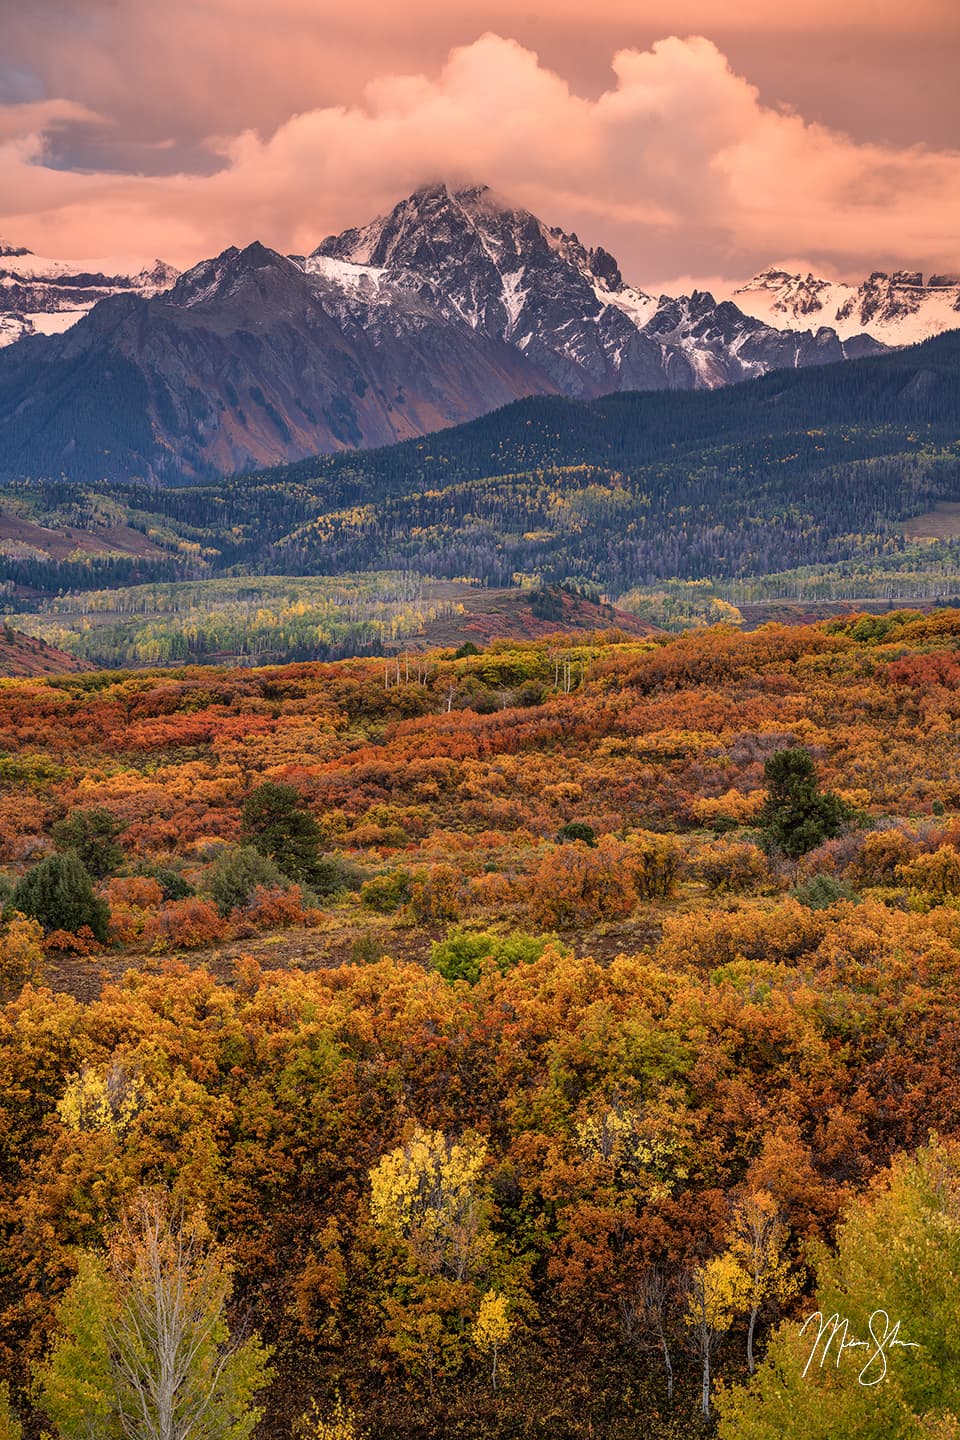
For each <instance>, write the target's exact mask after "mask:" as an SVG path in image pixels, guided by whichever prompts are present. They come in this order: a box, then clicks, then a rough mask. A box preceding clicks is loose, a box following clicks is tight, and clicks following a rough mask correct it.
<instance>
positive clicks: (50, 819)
mask: <svg viewBox="0 0 960 1440" xmlns="http://www.w3.org/2000/svg"><path fill="white" fill-rule="evenodd" d="M958 642H960V612H957V611H950V610H944V611H942V612H938V613H936V614H932V615H927V616H924V615H920V614H918V613H917V612H915V611H909V610H907V611H892V612H890V613H888V614H883V615H871V616H861V617H853V618H845V619H843V620H836V621H831V622H827V623H824V624H820V625H817V626H813V627H793V628H786V627H781V626H768V627H765V628H763V629H760V630H758V631H756V632H754V633H751V634H742V633H738V632H737V631H736V630H734V629H732V628H730V627H720V628H716V629H711V630H707V631H704V632H701V633H698V634H690V635H684V636H680V637H676V638H672V639H669V640H668V639H666V638H665V637H657V638H653V639H648V640H638V639H636V638H634V637H626V636H624V635H622V634H619V635H618V634H617V633H615V632H612V633H607V634H602V633H597V634H595V635H592V636H579V637H573V636H562V635H558V636H555V637H552V638H550V639H547V640H542V641H538V642H535V643H533V642H531V643H526V644H513V643H511V642H509V641H501V642H498V643H497V644H495V645H493V646H491V647H490V648H488V649H487V650H483V651H480V652H479V653H476V652H474V647H465V651H464V653H461V654H456V653H454V652H453V651H452V650H447V651H436V652H433V653H430V654H427V655H420V656H409V657H407V656H403V655H400V656H397V657H394V658H391V659H390V660H389V661H386V662H385V661H383V660H359V659H357V660H349V661H344V662H340V663H337V664H319V663H316V662H314V663H308V664H299V665H293V666H270V667H266V668H255V669H243V670H237V669H229V668H225V667H206V668H204V667H191V668H181V669H178V670H169V669H168V670H152V671H139V672H130V671H126V672H125V671H116V672H98V673H84V674H76V675H65V676H58V677H37V678H30V679H22V680H15V681H5V682H4V684H3V685H2V687H0V864H2V866H3V877H2V888H3V891H4V896H5V905H4V911H3V921H2V925H0V983H2V985H3V1000H4V1004H3V1007H2V1009H0V1047H2V1052H3V1065H2V1066H0V1372H2V1375H0V1378H2V1379H4V1380H6V1381H7V1382H9V1387H10V1388H9V1392H4V1391H3V1390H2V1388H0V1427H6V1428H5V1429H4V1428H0V1433H2V1434H4V1436H5V1440H6V1437H15V1436H16V1435H17V1434H18V1428H17V1427H19V1426H22V1427H24V1433H25V1435H26V1436H27V1437H28V1440H32V1437H34V1436H39V1434H40V1433H41V1431H43V1430H46V1431H48V1432H49V1431H50V1430H51V1426H52V1427H53V1429H54V1430H55V1431H56V1433H57V1435H58V1436H61V1437H63V1440H71V1437H73V1436H74V1435H77V1436H79V1435H81V1434H89V1433H94V1434H96V1435H97V1437H98V1440H100V1436H101V1435H104V1436H107V1435H113V1434H114V1433H115V1431H114V1427H115V1426H117V1425H119V1423H120V1422H119V1419H118V1418H117V1417H118V1416H119V1415H120V1413H121V1410H122V1404H123V1403H125V1402H124V1401H123V1394H124V1393H125V1392H123V1384H124V1383H126V1382H124V1381H123V1375H122V1373H121V1371H120V1370H118V1369H117V1365H118V1364H119V1361H118V1360H117V1355H118V1354H121V1351H122V1347H123V1345H129V1343H131V1342H130V1341H129V1336H127V1338H126V1339H125V1338H124V1337H125V1333H126V1332H124V1331H123V1328H122V1326H123V1323H125V1322H123V1321H122V1316H123V1315H125V1314H126V1315H129V1314H131V1313H133V1312H132V1311H130V1309H129V1306H130V1305H131V1304H133V1303H134V1301H135V1300H136V1301H137V1303H144V1294H145V1292H144V1291H143V1290H142V1289H140V1290H138V1289H137V1285H138V1283H139V1282H138V1280H137V1276H138V1275H139V1274H141V1272H142V1271H143V1266H144V1265H146V1264H147V1262H148V1261H149V1260H150V1257H151V1256H154V1257H157V1256H159V1260H157V1263H158V1264H159V1266H160V1271H159V1272H158V1273H162V1274H164V1273H168V1271H167V1270H165V1269H164V1267H168V1268H169V1267H170V1266H174V1265H175V1264H180V1265H186V1266H187V1267H188V1269H189V1272H190V1277H192V1280H191V1283H192V1284H194V1286H195V1287H198V1288H197V1289H196V1293H197V1294H198V1295H200V1296H201V1299H202V1306H201V1311H200V1312H198V1313H201V1315H205V1314H207V1313H208V1312H209V1313H214V1312H215V1313H216V1315H217V1316H220V1315H221V1312H222V1317H223V1318H222V1319H218V1321H217V1324H218V1325H219V1328H218V1329H216V1330H215V1331H212V1332H211V1334H213V1335H214V1340H212V1341H209V1343H208V1346H207V1350H206V1351H204V1352H203V1353H204V1354H207V1353H208V1351H209V1347H210V1345H213V1346H214V1350H215V1349H216V1346H218V1345H223V1344H225V1343H226V1341H225V1338H224V1337H225V1335H226V1333H227V1332H226V1329H225V1328H224V1327H225V1326H226V1325H227V1324H229V1328H230V1331H231V1332H232V1333H234V1334H235V1335H236V1336H238V1337H241V1338H242V1339H243V1344H244V1346H245V1347H246V1348H244V1349H243V1350H242V1352H239V1351H238V1352H237V1355H238V1357H240V1358H238V1359H237V1360H236V1362H235V1365H236V1366H240V1364H241V1359H242V1361H243V1366H244V1367H245V1368H244V1369H243V1373H242V1375H240V1372H239V1371H238V1372H237V1373H238V1376H239V1378H238V1379H237V1382H236V1387H235V1389H234V1390H233V1391H232V1392H231V1394H230V1395H224V1396H221V1400H220V1401H219V1402H218V1403H221V1404H222V1406H224V1407H226V1410H225V1413H226V1412H227V1411H230V1408H231V1406H232V1407H233V1411H232V1413H233V1415H234V1420H233V1422H231V1423H235V1425H237V1426H239V1427H240V1429H238V1430H235V1431H232V1432H231V1431H229V1430H226V1431H223V1432H219V1431H218V1432H217V1433H236V1434H253V1433H256V1434H257V1435H258V1436H260V1437H262V1440H274V1437H276V1440H281V1437H283V1440H287V1437H292V1436H296V1435H307V1436H314V1437H317V1440H332V1437H336V1440H357V1437H359V1436H361V1435H363V1434H367V1435H371V1436H372V1435H376V1436H382V1437H385V1440H414V1437H417V1440H419V1437H431V1436H435V1437H437V1440H439V1437H441V1436H443V1437H448V1436H461V1437H480V1436H483V1437H491V1436H492V1437H497V1436H503V1437H507V1436H516V1435H518V1434H522V1435H529V1436H543V1437H547V1436H550V1437H556V1436H558V1435H571V1436H573V1435H584V1434H589V1433H594V1434H598V1435H604V1436H606V1437H609V1440H634V1437H637V1436H641V1435H642V1436H644V1437H653V1440H666V1437H689V1436H695V1435H698V1434H701V1433H703V1434H704V1435H706V1434H708V1433H710V1426H711V1425H714V1424H715V1423H716V1416H717V1415H719V1425H720V1434H721V1435H722V1436H723V1437H724V1440H733V1437H734V1436H738V1437H739V1436H742V1435H748V1436H751V1437H755V1440H774V1437H780V1436H792V1435H796V1436H797V1437H799V1436H801V1435H806V1436H809V1435H813V1436H814V1437H815V1440H821V1437H822V1440H835V1437H836V1436H837V1435H838V1434H844V1435H851V1436H863V1437H864V1440H866V1437H875V1436H876V1437H882V1436H885V1435H888V1434H893V1433H896V1434H898V1435H903V1436H909V1437H914V1436H915V1437H917V1440H919V1437H920V1436H924V1435H925V1436H929V1435H931V1434H935V1435H943V1436H947V1435H949V1434H950V1433H951V1431H950V1428H949V1427H950V1424H951V1423H952V1421H951V1414H952V1413H955V1409H956V1400H957V1397H956V1375H955V1366H953V1369H951V1365H952V1361H951V1357H952V1356H953V1355H955V1353H956V1345H957V1343H958V1332H957V1327H956V1308H955V1300H952V1299H951V1295H952V1294H955V1289H954V1290H951V1285H952V1281H951V1276H952V1275H954V1274H955V1268H954V1257H955V1255H956V1253H957V1248H958V1225H957V1218H956V1216H957V1206H956V1196H957V1194H958V1189H960V1181H958V1176H960V1160H958V1153H957V1149H956V1146H957V1142H958V1141H960V1134H958V1128H957V1113H958V1112H957V1085H958V1074H957V1063H958V1061H957V1057H958V1054H960V1049H958V1046H957V1033H956V1032H957V1020H956V1015H957V1007H958V1004H960V921H958V914H960V910H958V907H960V741H958V728H957V716H958V714H960V698H958V697H960V661H958ZM931 1130H934V1131H936V1132H937V1133H938V1136H939V1139H938V1140H936V1141H935V1142H934V1143H933V1144H932V1145H931V1144H930V1143H928V1142H929V1134H930V1131H931ZM891 1166H892V1167H893V1168H892V1169H891V1168H890V1167H891ZM168 1223H170V1224H173V1225H179V1226H182V1227H183V1228H182V1229H181V1230H180V1232H179V1234H180V1239H179V1240H176V1241H170V1240H169V1239H168V1238H167V1237H166V1231H165V1229H164V1227H165V1226H166V1225H167V1224H168ZM118 1227H119V1228H118ZM151 1227H152V1228H151ZM151 1237H152V1239H151ZM184 1237H185V1238H184ZM894 1242H896V1243H894ZM151 1247H152V1248H151ZM836 1247H839V1248H838V1249H837V1248H836ZM177 1256H179V1257H180V1258H179V1260H178V1259H177ZM184 1257H186V1258H184ZM204 1257H206V1258H204ZM137 1267H140V1269H138V1268H137ZM190 1267H192V1268H190ZM170 1273H172V1272H170ZM191 1293H193V1292H191ZM837 1294H841V1295H842V1299H843V1304H844V1305H846V1306H848V1307H850V1312H851V1323H852V1324H853V1325H854V1327H855V1328H856V1329H857V1331H858V1332H864V1331H865V1330H866V1325H867V1317H868V1315H869V1313H870V1309H871V1307H872V1306H873V1305H874V1304H875V1303H877V1302H878V1300H879V1301H886V1302H887V1304H888V1308H890V1310H891V1315H893V1314H894V1310H895V1312H896V1314H895V1318H899V1319H901V1320H902V1321H903V1336H904V1338H906V1339H908V1340H909V1341H911V1342H914V1341H916V1342H917V1343H918V1344H920V1345H922V1346H923V1347H925V1348H924V1351H923V1355H924V1358H923V1360H922V1362H921V1363H919V1364H917V1365H914V1366H913V1368H911V1361H910V1356H909V1354H908V1353H899V1352H897V1353H895V1354H892V1355H891V1358H890V1383H889V1384H887V1385H886V1386H885V1387H883V1388H878V1389H876V1390H865V1389H864V1388H863V1387H862V1386H860V1385H858V1382H857V1370H856V1367H853V1368H852V1369H851V1370H850V1373H849V1375H848V1374H847V1365H846V1363H845V1364H844V1366H843V1368H842V1370H841V1371H840V1372H839V1373H837V1374H836V1375H835V1374H834V1372H833V1370H831V1369H829V1368H828V1369H827V1370H826V1371H824V1372H822V1373H821V1372H819V1371H818V1372H815V1373H813V1374H811V1375H808V1376H807V1377H806V1378H804V1377H803V1376H802V1375H801V1366H802V1362H803V1359H804V1358H805V1357H804V1355H803V1354H801V1353H800V1351H799V1350H798V1348H797V1342H796V1337H797V1334H798V1329H799V1324H800V1323H801V1321H802V1318H803V1316H804V1315H806V1314H808V1313H809V1312H810V1311H811V1310H812V1309H813V1308H815V1305H816V1304H819V1303H820V1301H821V1298H822V1299H823V1302H824V1303H833V1302H832V1300H831V1297H833V1296H835V1295H837ZM138 1296H139V1300H138V1299H137V1297H138ZM124 1297H126V1300H125V1301H124V1303H125V1304H126V1305H127V1307H128V1308H127V1309H126V1310H124V1309H123V1308H122V1306H121V1305H120V1302H121V1300H124ZM198 1303H199V1302H198ZM112 1307H115V1308H112ZM203 1307H206V1308H205V1309H204V1308H203ZM210 1307H213V1310H211V1309H210ZM118 1315H120V1316H121V1319H117V1318H116V1317H117V1316H118ZM197 1323H199V1321H198V1322H197ZM104 1327H106V1328H104ZM258 1336H259V1340H257V1339H256V1337H258ZM217 1337H219V1338H217ZM205 1343H206V1342H205ZM261 1343H262V1346H264V1347H267V1348H268V1350H269V1355H267V1353H266V1351H264V1350H263V1349H262V1348H261V1349H257V1348H256V1347H257V1345H261ZM111 1347H113V1348H112V1349H111ZM117 1347H121V1348H120V1349H118V1348H117ZM768 1348H769V1349H770V1350H771V1352H772V1354H773V1355H774V1356H775V1357H776V1361H777V1365H778V1366H780V1367H781V1369H779V1370H777V1369H773V1368H771V1367H769V1366H768V1363H767V1361H766V1358H765V1357H766V1354H767V1351H768ZM122 1353H127V1352H126V1351H123V1352H122ZM130 1353H132V1352H130ZM210 1353H213V1352H210ZM751 1356H752V1360H753V1363H754V1364H755V1365H756V1367H757V1373H756V1376H755V1378H754V1380H753V1382H752V1384H750V1386H749V1387H748V1388H743V1382H745V1381H746V1380H747V1376H748V1371H749V1368H750V1363H751ZM231 1363H234V1362H231ZM783 1366H786V1367H787V1368H786V1370H785V1371H784V1370H783V1369H782V1367H783ZM708 1370H709V1376H710V1380H711V1384H712V1387H713V1388H712V1389H711V1388H710V1387H707V1390H705V1389H704V1378H705V1376H706V1374H707V1371H708ZM203 1373H205V1372H203V1371H202V1366H201V1368H200V1369H199V1370H197V1371H196V1373H195V1375H194V1376H193V1379H194V1380H195V1381H196V1382H197V1383H198V1384H199V1383H200V1382H201V1381H202V1377H203ZM231 1373H232V1372H231ZM784 1375H785V1376H786V1380H785V1381H784V1380H783V1376H784ZM778 1377H779V1378H778ZM718 1378H719V1379H720V1380H722V1381H723V1382H724V1383H723V1387H722V1388H721V1390H720V1392H719V1393H717V1390H716V1385H715V1382H716V1380H717V1379H718ZM784 1384H786V1385H787V1391H786V1393H787V1394H788V1395H789V1397H790V1399H789V1404H785V1402H784V1399H783V1395H784V1389H783V1386H784ZM251 1387H252V1388H251ZM671 1391H672V1393H671ZM254 1395H256V1396H257V1398H256V1402H254V1398H253V1397H254ZM231 1397H232V1398H231ZM705 1399H706V1403H707V1404H708V1407H709V1409H710V1412H711V1420H710V1421H709V1422H708V1421H706V1420H705V1419H704V1418H703V1414H702V1411H703V1406H704V1403H705ZM98 1406H99V1407H100V1408H99V1409H98V1408H97V1407H98ZM117 1406H119V1407H120V1409H117V1408H116V1407H117ZM91 1407H93V1408H92V1409H91ZM258 1408H259V1409H262V1416H261V1417H260V1418H259V1419H258V1418H257V1414H256V1411H257V1409H258ZM91 1416H93V1417H94V1418H93V1422H92V1423H93V1429H92V1432H91V1428H90V1427H91ZM891 1416H893V1417H894V1421H891V1418H890V1417H891ZM97 1417H99V1418H97ZM245 1417H246V1418H245ZM224 1423H226V1422H224ZM891 1423H893V1424H895V1428H894V1429H891V1428H890V1426H891ZM98 1426H99V1428H97V1427H98ZM244 1426H245V1427H246V1428H244ZM791 1427H792V1428H791Z"/></svg>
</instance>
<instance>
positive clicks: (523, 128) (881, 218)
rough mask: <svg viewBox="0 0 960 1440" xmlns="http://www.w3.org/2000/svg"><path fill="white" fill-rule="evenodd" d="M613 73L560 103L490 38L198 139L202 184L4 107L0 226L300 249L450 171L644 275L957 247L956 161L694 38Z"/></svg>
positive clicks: (48, 235)
mask: <svg viewBox="0 0 960 1440" xmlns="http://www.w3.org/2000/svg"><path fill="white" fill-rule="evenodd" d="M613 76H614V82H613V84H612V85H611V86H610V88H608V89H607V90H605V91H603V93H601V94H599V95H595V96H592V97H589V96H584V95H581V94H578V93H575V91H574V89H573V88H572V87H571V85H570V84H568V82H567V81H566V80H565V79H564V78H563V77H562V76H560V75H559V74H557V73H555V72H554V71H552V70H551V69H549V68H548V67H547V66H545V65H544V64H543V63H542V62H541V61H540V60H539V59H538V57H537V55H536V54H535V53H534V52H533V51H532V50H530V49H528V48H526V47H524V46H522V45H520V44H519V43H517V42H516V41H513V40H509V39H504V38H502V37H500V36H498V35H493V34H488V35H484V36H482V37H481V38H479V39H478V40H476V41H474V42H473V43H472V44H469V45H464V46H459V47H457V48H455V49H453V50H452V51H451V52H450V53H449V55H448V56H447V58H446V60H445V62H444V63H443V64H442V66H441V67H440V68H439V69H438V70H437V71H436V72H435V73H432V74H426V73H410V74H383V75H381V76H380V77H379V78H377V79H375V80H373V81H371V82H369V83H368V84H367V85H366V86H365V87H364V89H363V92H362V98H361V100H360V101H359V103H356V104H351V105H347V104H339V105H324V106H320V107H316V108H311V109H306V110H304V111H303V112H302V113H300V114H297V115H294V116H291V117H290V118H289V119H287V120H285V121H284V122H283V123H282V124H280V125H279V126H277V128H275V129H274V130H273V131H272V133H270V134H266V135H262V134H260V133H258V132H256V131H254V130H243V131H241V132H240V133H236V134H232V135H226V136H219V137H214V138H211V139H209V140H208V141H207V146H208V149H209V150H210V151H211V152H212V153H213V154H214V155H215V156H216V157H217V160H218V162H219V165H220V168H219V169H217V170H216V171H215V173H213V174H208V175H197V174H174V175H131V174H116V173H107V172H94V173H77V172H73V171H65V170H57V169H53V168H52V167H51V166H50V165H49V164H47V163H45V160H44V155H45V136H46V135H47V134H49V132H50V130H51V129H52V128H53V127H54V126H56V125H57V124H58V123H61V121H62V120H63V118H64V117H65V115H66V111H65V110H59V109H58V108H57V107H58V106H67V107H68V106H69V104H70V102H67V101H63V102H56V101H54V102H44V103H45V105H46V106H47V107H51V106H52V107H53V108H47V109H44V107H43V105H41V106H39V107H30V106H26V107H24V106H17V107H0V197H2V198H0V207H2V214H0V231H2V232H3V233H4V234H5V235H6V236H7V237H8V238H12V239H15V240H17V241H20V242H21V243H25V244H29V245H31V246H32V248H34V249H37V250H41V251H44V252H45V253H54V254H63V255H72V254H77V255H83V254H95V253H100V252H102V251H103V250H104V249H106V248H109V249H111V250H120V249H122V250H124V251H128V252H139V253H142V254H143V255H144V256H149V257H150V258H152V257H153V256H154V255H161V256H163V257H164V258H166V259H170V260H172V261H174V262H176V263H181V264H183V263H189V262H191V261H193V260H196V259H198V258H201V257H202V256H205V255H208V254H211V253H214V252H215V251H217V250H219V249H221V248H223V247H224V246H225V245H228V244H231V243H235V244H243V243H245V242H247V241H249V240H251V239H254V238H258V239H261V240H263V241H264V242H265V243H267V244H270V245H274V246H276V247H277V248H279V249H285V250H306V249H309V248H312V246H313V245H315V244H316V243H317V242H318V241H319V240H320V239H321V238H322V237H323V236H324V235H326V234H328V233H330V232H331V231H334V230H337V229H340V228H342V227H344V226H346V225H348V224H356V223H361V222H363V221H365V220H366V219H369V218H370V217H371V216H372V215H373V214H375V213H377V212H381V211H382V210H383V209H384V208H386V207H388V206H389V205H391V204H392V203H393V202H394V201H395V200H397V199H398V198H399V197H400V196H401V195H402V194H404V193H406V192H408V191H409V190H410V189H412V188H414V187H415V186H416V185H417V184H419V183H421V182H422V181H424V180H425V179H433V178H436V177H439V176H445V177H449V178H452V179H464V180H475V181H485V182H487V183H489V184H492V185H493V186H494V187H495V188H497V189H498V190H500V191H501V192H502V193H504V194H505V195H506V196H507V197H508V198H509V199H511V200H513V201H516V202H518V203H521V204H526V205H528V206H529V208H531V209H533V210H535V211H536V212H537V213H538V214H540V215H541V216H542V218H544V219H545V220H547V221H548V222H550V223H559V224H563V225H564V226H565V227H567V228H572V229H577V230H579V231H580V232H581V235H582V237H583V238H585V239H588V240H590V241H591V242H593V243H603V244H605V245H607V247H608V248H610V249H612V250H613V251H614V253H616V254H617V255H618V256H619V257H620V258H621V261H622V263H623V265H624V268H625V271H626V273H627V274H628V276H629V278H630V279H632V280H634V281H636V282H637V283H639V284H641V285H653V286H655V285H656V283H657V281H658V280H659V279H661V278H663V277H665V276H667V275H673V274H677V273H679V272H681V271H684V270H691V271H692V272H693V273H704V272H707V271H709V272H710V273H718V274H743V273H744V272H745V271H746V270H749V269H752V268H755V266H756V264H758V263H761V262H764V261H767V260H770V259H773V258H774V257H776V256H777V255H780V254H783V253H797V252H802V253H804V254H806V255H809V256H810V257H811V258H816V257H822V258H823V260H824V263H829V264H831V265H833V266H834V267H840V268H841V269H843V270H846V271H847V272H848V273H851V274H855V273H857V272H859V271H860V270H861V269H862V268H863V267H864V266H865V265H866V266H869V268H873V267H874V266H875V265H891V266H892V265H896V264H909V265H911V266H913V267H917V268H919V267H921V266H922V267H925V268H933V267H936V268H954V267H955V266H956V264H957V261H958V259H960V257H958V255H957V239H956V237H957V235H958V234H960V154H958V153H957V152H956V151H940V150H932V149H926V148H924V147H922V146H911V147H903V146H899V147H898V146H890V145H886V146H885V145H880V144H875V143H874V144H869V143H863V142H858V141H856V140H854V139H852V138H850V137H849V136H847V135H845V134H843V133H840V132H838V131H836V130H832V129H829V128H827V127H825V126H824V125H822V124H816V123H810V122H807V121H805V120H804V119H803V117H802V116H800V115H798V114H795V113H793V112H790V111H787V110H781V109H776V108H773V107H771V106H770V105H767V104H764V103H763V102H762V100H761V97H760V94H759V91H758V90H757V88H756V87H755V86H753V85H752V84H751V83H750V82H749V81H748V80H746V79H745V78H743V77H742V76H740V75H738V74H736V73H735V72H734V70H733V69H732V68H731V66H730V65H729V63H728V62H727V60H726V58H725V56H724V55H723V54H722V53H721V51H720V50H719V49H718V47H717V46H716V45H715V44H713V43H712V42H711V41H709V40H706V39H703V38H700V37H692V38H688V39H679V38H677V37H670V38H667V39H664V40H660V41H658V42H656V43H655V44H654V45H653V46H652V47H651V48H650V49H648V50H637V49H628V50H621V51H620V52H618V53H617V54H616V55H615V56H614V58H613ZM67 118H69V117H67ZM74 118H76V117H74ZM87 118H89V114H88V115H87Z"/></svg>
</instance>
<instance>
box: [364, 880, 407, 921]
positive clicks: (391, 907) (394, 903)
mask: <svg viewBox="0 0 960 1440" xmlns="http://www.w3.org/2000/svg"><path fill="white" fill-rule="evenodd" d="M410 878H411V877H410V872H409V870H388V871H387V872H386V874H384V875H374V876H373V878H372V879H370V880H367V881H365V882H364V884H363V885H362V886H361V887H360V899H361V901H362V903H363V904H364V905H366V906H367V908H368V909H370V910H378V911H379V912H380V914H381V915H392V914H393V913H394V911H395V910H399V909H400V908H401V906H403V905H406V904H407V903H408V901H409V899H410Z"/></svg>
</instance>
